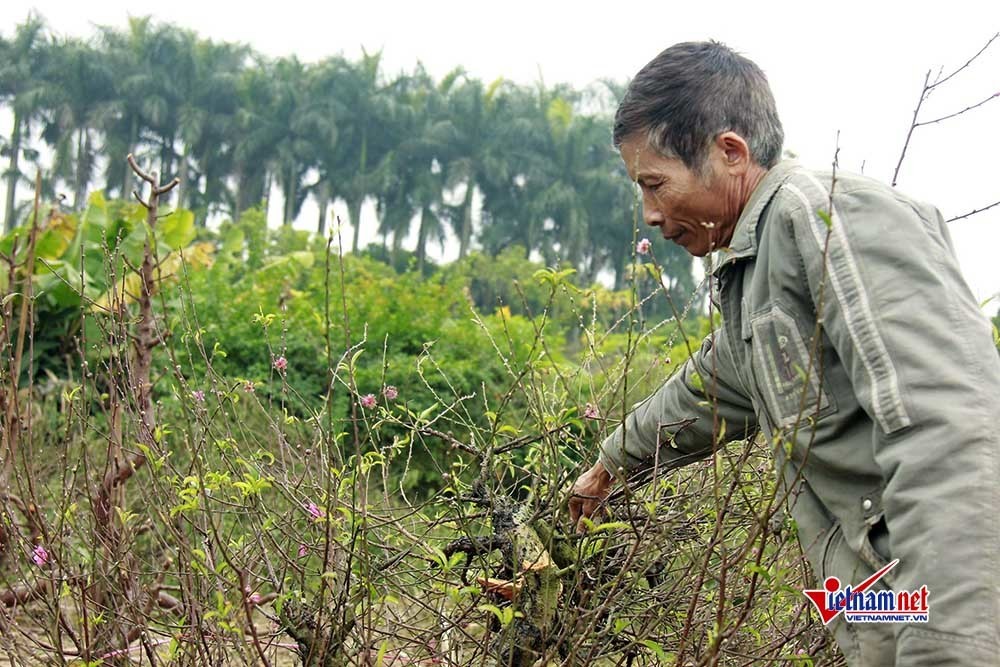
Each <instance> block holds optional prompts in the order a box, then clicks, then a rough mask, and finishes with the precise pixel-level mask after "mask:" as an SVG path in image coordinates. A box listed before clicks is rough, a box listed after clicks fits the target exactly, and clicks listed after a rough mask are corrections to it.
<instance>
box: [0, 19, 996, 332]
mask: <svg viewBox="0 0 1000 667" xmlns="http://www.w3.org/2000/svg"><path fill="white" fill-rule="evenodd" d="M930 6H931V3H923V2H877V1H875V0H868V1H867V2H855V1H853V0H851V1H843V0H838V2H830V3H825V4H820V3H812V2H801V1H800V2H772V3H768V2H755V3H748V2H738V3H735V2H732V3H731V2H719V1H716V2H693V3H679V2H665V1H663V2H642V1H635V0H633V1H632V2H624V3H623V2H603V3H592V4H591V3H583V2H572V3H570V2H544V1H539V0H535V1H534V2H526V1H523V0H506V1H505V2H501V3H493V2H490V3H487V2H473V1H470V0H466V1H465V2H455V1H447V2H434V1H433V0H428V1H426V2H377V1H372V0H369V1H367V2H363V1H362V2H357V1H355V2H350V3H347V2H336V1H335V0H327V1H326V2H311V1H301V0H300V1H297V2H289V3H288V4H285V3H282V2H268V3H259V2H257V3H248V2H239V3H236V2H211V1H207V0H201V1H200V2H194V1H190V0H173V1H172V2H160V3H148V4H146V3H141V4H139V3H135V2H123V1H121V0H100V1H99V2H79V0H76V1H74V2H58V1H54V0H51V1H47V2H45V1H38V2H23V1H21V0H5V1H4V2H3V3H2V6H0V30H2V32H3V34H4V35H7V36H9V35H10V34H11V32H12V31H13V28H14V26H15V25H16V24H17V23H19V22H20V21H22V20H23V19H24V18H25V16H26V15H27V13H28V12H29V11H30V10H31V9H33V8H34V9H36V10H37V11H38V12H39V13H40V14H42V16H44V17H45V18H46V20H47V21H48V23H49V25H50V26H51V27H52V28H53V29H54V30H55V31H56V32H57V33H60V34H72V35H81V36H83V35H89V34H91V33H92V30H93V25H94V24H102V25H117V26H123V25H124V22H125V19H126V16H127V15H128V14H129V13H130V12H131V13H132V14H136V15H142V14H145V13H152V14H153V15H154V16H155V17H156V18H158V19H161V20H163V21H168V22H173V23H176V24H178V25H181V26H184V27H187V28H191V29H194V30H196V31H197V32H198V33H200V34H201V35H203V36H206V37H211V38H215V39H220V40H229V41H239V42H244V43H247V44H250V45H251V46H253V47H254V48H255V49H257V50H258V51H261V52H263V53H266V54H269V55H274V56H278V55H286V54H296V55H298V56H299V58H300V59H303V60H306V61H314V60H318V59H321V58H323V57H325V56H328V55H332V54H335V53H343V54H344V55H347V56H349V57H354V56H356V55H358V54H359V53H360V47H361V46H362V45H363V46H364V47H365V48H367V49H368V50H369V51H371V50H377V49H380V48H381V49H383V50H384V62H385V64H386V66H387V70H388V71H389V72H390V73H392V72H398V71H400V70H408V69H410V68H412V66H413V65H414V64H415V63H416V61H417V60H420V61H422V62H423V64H424V65H425V66H426V67H427V69H428V70H429V71H430V72H431V73H432V74H434V75H436V76H441V75H442V74H444V73H445V72H448V71H450V70H451V69H453V68H454V67H455V66H457V65H462V66H463V67H465V68H466V70H467V71H469V72H470V73H471V74H472V75H474V76H477V77H479V78H481V79H484V80H493V79H495V78H497V77H501V76H502V77H505V78H508V79H511V80H514V81H517V82H519V83H531V82H534V81H537V80H538V77H539V76H540V75H541V76H543V77H544V79H545V81H546V82H547V83H555V82H562V81H565V82H570V83H573V84H575V85H577V86H581V87H582V86H586V85H588V84H590V83H592V82H594V81H595V80H598V79H602V78H606V77H611V78H615V79H619V80H621V79H625V78H627V77H629V76H631V75H632V74H634V73H635V72H636V71H637V70H638V69H639V68H640V67H642V65H644V64H645V63H646V62H647V61H648V60H649V59H651V58H652V57H653V56H655V55H656V54H657V53H658V52H659V51H661V50H662V49H663V48H665V47H667V46H669V45H670V44H672V43H675V42H678V41H684V40H691V39H708V38H712V39H718V40H721V41H724V42H726V43H727V44H729V45H730V46H732V47H734V48H736V49H737V50H739V51H741V52H742V53H743V54H745V55H746V56H748V57H750V58H751V59H753V60H755V61H756V62H757V63H758V64H759V65H760V66H761V67H762V68H763V69H764V71H765V72H766V73H767V75H768V78H769V79H770V82H771V86H772V88H773V89H774V94H775V98H776V99H777V103H778V111H779V113H780V114H781V117H782V120H783V122H784V125H785V134H786V142H785V147H786V148H787V149H789V150H791V151H794V152H795V153H797V154H798V156H799V160H800V161H801V162H803V163H805V164H807V165H810V166H815V167H828V166H829V164H830V162H831V159H832V157H833V153H834V146H835V143H836V137H837V132H838V130H839V131H840V148H841V151H840V165H841V168H842V169H846V170H851V171H861V170H862V167H863V170H864V173H865V174H867V175H869V176H872V177H875V178H878V179H881V180H885V181H888V180H890V179H891V178H892V173H893V170H894V168H895V165H896V162H897V160H898V158H899V154H900V150H901V148H902V146H903V141H904V139H905V137H906V131H907V129H908V127H909V124H910V121H911V118H912V115H913V109H914V106H915V105H916V102H917V98H918V96H919V94H920V89H921V85H922V83H923V79H924V74H925V73H926V72H927V71H928V70H929V69H931V70H934V72H937V71H938V70H939V69H940V68H942V67H943V68H944V70H945V71H946V72H948V71H950V70H952V69H955V68H957V67H958V66H960V65H961V64H962V63H964V62H965V61H966V60H967V59H968V58H969V57H971V56H972V55H973V54H974V53H975V52H976V51H978V50H979V49H980V48H981V47H982V46H983V44H985V42H986V41H987V40H988V39H989V38H990V37H991V36H992V35H993V34H994V33H996V32H997V31H1000V2H996V1H995V0H993V1H990V2H982V1H979V2H961V1H955V0H952V1H950V2H947V3H933V6H934V7H935V8H934V9H931V8H930ZM924 7H928V8H926V9H925V8H924ZM998 91H1000V40H997V42H995V43H994V45H993V47H991V49H990V50H988V51H987V52H986V54H984V56H983V57H982V58H981V59H980V60H978V61H977V62H976V63H975V64H974V65H973V66H972V67H970V68H969V69H967V70H966V71H964V72H963V73H962V74H961V75H959V76H957V77H956V78H955V79H953V80H951V81H950V82H948V84H947V85H946V86H944V87H942V88H940V89H938V90H937V91H935V93H934V94H933V96H932V97H931V98H930V99H929V100H928V101H927V102H926V103H925V104H924V108H923V110H922V112H921V118H922V119H925V120H929V119H933V118H937V117H940V116H944V115H947V114H949V113H952V112H954V111H957V110H959V109H962V108H964V107H967V106H969V105H971V104H974V103H975V102H979V101H980V100H982V99H985V98H986V97H988V96H990V95H992V94H993V93H996V92H998ZM998 121H1000V99H995V100H993V101H992V102H991V103H989V104H986V105H984V106H983V107H981V108H979V109H976V110H974V111H971V112H969V113H967V114H965V115H963V116H961V117H959V118H956V119H953V120H950V121H946V122H943V123H940V124H936V125H929V126H926V127H920V128H917V130H916V131H915V132H914V135H913V138H912V139H911V142H910V148H909V150H908V152H907V157H906V160H905V162H904V163H903V167H902V170H901V172H900V177H899V185H898V187H899V188H900V189H901V190H902V191H904V192H906V193H908V194H911V195H913V196H915V197H917V198H919V199H922V200H925V201H929V202H931V203H933V204H935V205H937V206H938V207H939V208H940V209H941V211H942V213H943V214H944V216H945V217H946V218H949V217H953V216H956V215H961V214H963V213H966V212H968V211H970V210H972V209H975V208H979V207H982V206H985V205H987V204H991V203H993V202H995V201H997V200H1000V176H998V174H1000V170H998V169H997V166H996V161H997V159H998V156H1000V131H998V129H1000V123H998ZM9 123H10V121H9V118H3V119H0V132H4V133H6V134H9V131H10V128H9ZM0 189H2V188H0ZM369 214H370V212H369ZM315 218H316V213H315V208H312V209H310V210H306V211H304V212H303V215H302V216H301V218H300V220H301V225H302V226H303V228H306V227H310V228H311V227H312V226H313V225H314V222H315ZM951 231H952V236H953V238H954V240H955V244H956V248H957V252H958V255H959V259H960V262H961V264H962V267H963V270H964V271H965V274H966V278H967V280H968V281H969V283H970V286H971V287H972V289H973V292H974V293H975V295H976V296H977V298H979V299H980V300H984V299H986V298H987V297H989V296H991V295H993V294H996V293H997V292H1000V256H998V246H1000V206H998V207H996V208H994V209H992V210H991V211H988V212H986V213H983V214H980V215H976V216H974V217H972V218H969V219H967V220H963V221H957V222H954V223H951ZM447 254H448V253H446V255H447ZM997 305H998V304H997V303H996V302H994V304H992V305H991V306H990V307H989V312H990V313H995V312H996V309H997Z"/></svg>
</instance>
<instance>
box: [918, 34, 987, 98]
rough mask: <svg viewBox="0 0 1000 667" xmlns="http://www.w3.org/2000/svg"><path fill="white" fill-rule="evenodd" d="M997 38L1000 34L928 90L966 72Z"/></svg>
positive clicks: (937, 80)
mask: <svg viewBox="0 0 1000 667" xmlns="http://www.w3.org/2000/svg"><path fill="white" fill-rule="evenodd" d="M997 37H1000V32H998V33H996V34H995V35H993V36H992V37H990V38H989V40H987V42H986V44H984V45H983V48H981V49H979V51H977V52H976V55H974V56H972V57H971V58H969V59H968V60H967V61H966V62H965V64H964V65H962V66H961V67H959V68H958V69H956V70H955V71H954V72H952V73H951V74H949V75H948V76H946V77H945V78H943V79H942V78H940V75H939V76H938V78H937V79H935V80H934V83H932V84H931V85H930V86H929V87H928V90H931V89H933V88H937V87H938V86H940V85H941V84H943V83H945V82H946V81H948V79H950V78H952V77H953V76H955V75H956V74H958V73H959V72H961V71H962V70H964V69H965V68H966V67H968V66H969V65H971V64H972V63H973V61H975V59H976V58H978V57H979V56H981V55H983V52H984V51H986V49H988V48H990V44H992V43H993V42H994V41H995V40H996V38H997Z"/></svg>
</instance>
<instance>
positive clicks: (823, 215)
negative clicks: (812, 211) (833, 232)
mask: <svg viewBox="0 0 1000 667" xmlns="http://www.w3.org/2000/svg"><path fill="white" fill-rule="evenodd" d="M816 215H818V216H819V219H820V220H822V221H823V223H824V224H825V225H826V228H827V229H833V218H831V217H830V214H829V213H827V212H826V211H824V210H822V209H820V210H819V211H816Z"/></svg>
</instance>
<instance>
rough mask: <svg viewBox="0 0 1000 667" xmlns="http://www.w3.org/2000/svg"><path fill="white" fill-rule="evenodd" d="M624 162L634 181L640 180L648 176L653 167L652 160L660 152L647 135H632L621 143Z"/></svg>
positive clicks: (620, 150)
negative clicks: (651, 143)
mask: <svg viewBox="0 0 1000 667" xmlns="http://www.w3.org/2000/svg"><path fill="white" fill-rule="evenodd" d="M618 153H619V154H620V155H621V158H622V162H624V163H625V170H626V171H628V177H629V179H630V180H632V181H633V182H635V181H638V180H639V179H640V178H641V177H643V176H648V175H650V173H651V172H652V171H654V169H653V165H652V164H651V162H653V161H654V159H655V158H656V157H660V156H659V153H658V152H657V151H656V149H654V148H653V147H652V146H651V145H650V143H649V141H648V139H646V138H645V137H637V136H632V137H629V138H628V139H626V140H625V141H623V142H622V143H621V146H619V147H618Z"/></svg>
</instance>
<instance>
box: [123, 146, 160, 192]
mask: <svg viewBox="0 0 1000 667" xmlns="http://www.w3.org/2000/svg"><path fill="white" fill-rule="evenodd" d="M125 159H126V160H128V166H130V167H132V171H134V172H135V175H136V176H138V177H139V178H141V179H142V180H144V181H146V182H147V183H149V184H150V185H151V186H153V189H154V190H155V189H156V188H157V186H159V183H157V182H156V179H155V178H153V175H152V174H150V173H148V172H145V171H143V170H142V167H140V166H139V163H138V162H136V161H135V156H134V155H132V154H131V153H129V154H128V156H127V157H126V158H125Z"/></svg>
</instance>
